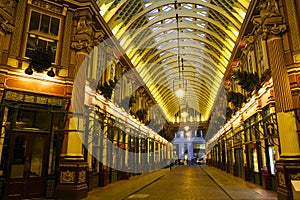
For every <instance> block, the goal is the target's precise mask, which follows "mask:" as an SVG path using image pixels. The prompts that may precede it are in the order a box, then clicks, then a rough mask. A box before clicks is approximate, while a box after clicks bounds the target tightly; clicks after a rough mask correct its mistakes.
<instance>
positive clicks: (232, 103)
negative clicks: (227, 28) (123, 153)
mask: <svg viewBox="0 0 300 200" xmlns="http://www.w3.org/2000/svg"><path fill="white" fill-rule="evenodd" d="M250 8H251V9H249V10H248V13H247V15H246V17H245V22H244V25H243V26H244V27H243V28H242V31H241V32H240V36H239V44H240V45H238V46H236V49H235V54H234V55H233V56H232V60H231V61H232V62H231V68H230V69H229V70H228V71H227V76H225V79H224V84H225V87H226V92H227V100H228V102H229V104H228V109H227V116H226V117H227V122H226V123H225V124H224V125H223V126H220V127H219V131H218V132H216V134H215V136H214V137H211V138H209V139H207V152H208V154H207V156H208V160H207V161H208V163H209V164H210V165H213V166H215V167H218V168H220V169H222V170H224V171H227V172H228V173H231V174H233V175H235V176H238V177H240V178H243V179H244V180H247V181H251V182H254V183H256V184H258V185H261V186H263V187H265V188H266V189H272V190H275V191H277V193H278V199H293V192H292V187H293V186H292V181H295V180H299V169H300V163H299V161H300V160H299V158H300V157H299V155H300V150H299V120H298V118H299V117H298V115H299V112H298V107H299V45H298V43H299V42H298V41H299V14H298V13H299V9H300V5H299V2H298V1H284V0H279V1H251V4H250ZM247 80H248V81H247Z"/></svg>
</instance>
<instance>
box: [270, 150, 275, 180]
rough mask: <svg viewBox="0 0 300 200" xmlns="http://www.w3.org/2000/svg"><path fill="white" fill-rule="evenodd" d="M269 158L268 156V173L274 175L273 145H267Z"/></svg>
mask: <svg viewBox="0 0 300 200" xmlns="http://www.w3.org/2000/svg"><path fill="white" fill-rule="evenodd" d="M269 158H270V173H271V174H272V175H275V158H276V156H275V149H274V146H270V147H269Z"/></svg>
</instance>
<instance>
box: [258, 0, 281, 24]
mask: <svg viewBox="0 0 300 200" xmlns="http://www.w3.org/2000/svg"><path fill="white" fill-rule="evenodd" d="M259 8H260V16H261V17H262V18H263V19H265V18H266V17H274V16H280V12H279V8H278V2H277V1H276V0H266V1H263V2H262V3H261V4H260V5H259Z"/></svg>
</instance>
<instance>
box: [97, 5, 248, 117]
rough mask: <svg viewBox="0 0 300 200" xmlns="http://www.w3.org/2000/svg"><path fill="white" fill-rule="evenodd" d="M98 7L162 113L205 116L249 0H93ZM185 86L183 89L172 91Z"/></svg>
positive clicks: (219, 84)
mask: <svg viewBox="0 0 300 200" xmlns="http://www.w3.org/2000/svg"><path fill="white" fill-rule="evenodd" d="M97 3H98V5H99V7H100V10H101V11H100V12H101V15H102V16H103V18H104V19H105V21H106V22H107V23H108V26H109V27H110V29H111V30H112V32H113V33H114V35H115V37H116V39H117V40H118V41H119V42H120V44H121V46H122V48H123V49H124V51H125V52H126V54H127V56H128V57H129V58H130V59H131V62H132V64H133V65H134V66H135V67H136V70H137V71H138V73H139V74H140V76H141V77H142V79H143V80H144V82H145V84H146V85H147V87H148V88H149V90H150V92H151V93H152V95H153V97H154V98H155V99H156V101H157V102H158V104H159V105H160V106H161V108H162V110H163V111H164V112H165V114H166V116H167V118H168V119H169V120H171V119H172V118H173V117H174V115H175V114H176V113H178V111H179V110H180V108H181V107H182V105H187V104H188V106H189V107H190V108H192V109H194V110H196V111H198V112H200V113H201V115H202V118H203V120H207V119H208V118H209V116H210V113H211V111H212V106H213V104H214V100H215V98H216V96H217V92H218V90H219V88H220V86H221V84H222V79H223V76H224V73H225V71H226V68H227V67H228V65H229V61H230V56H231V53H232V51H233V49H234V46H235V43H236V40H237V37H238V34H239V30H240V28H241V25H242V23H243V20H244V17H245V15H246V11H247V8H248V6H249V4H250V0H189V1H177V2H174V1H173V0H130V1H128V0H113V1H111V0H98V1H97ZM179 86H180V87H183V86H185V88H184V90H185V91H186V92H185V95H184V97H183V98H179V97H178V96H177V95H175V91H176V90H177V89H178V88H177V87H179Z"/></svg>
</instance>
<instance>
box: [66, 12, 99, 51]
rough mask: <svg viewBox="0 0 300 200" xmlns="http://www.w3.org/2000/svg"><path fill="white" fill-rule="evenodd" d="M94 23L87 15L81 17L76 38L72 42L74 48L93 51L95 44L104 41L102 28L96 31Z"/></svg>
mask: <svg viewBox="0 0 300 200" xmlns="http://www.w3.org/2000/svg"><path fill="white" fill-rule="evenodd" d="M93 24H94V22H91V21H90V20H89V19H88V18H86V17H85V16H82V17H80V18H79V20H78V22H77V27H76V30H75V36H74V40H73V41H72V43H71V47H72V48H73V49H74V50H76V51H81V50H85V51H87V52H91V51H92V50H93V47H94V46H96V45H98V44H99V43H100V42H102V41H103V39H104V32H103V31H102V30H96V31H94V27H93Z"/></svg>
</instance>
